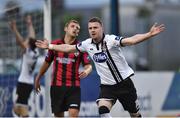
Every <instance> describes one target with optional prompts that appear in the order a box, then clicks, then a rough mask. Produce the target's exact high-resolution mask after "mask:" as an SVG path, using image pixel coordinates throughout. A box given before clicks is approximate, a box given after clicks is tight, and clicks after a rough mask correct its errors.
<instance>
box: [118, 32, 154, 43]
mask: <svg viewBox="0 0 180 118" xmlns="http://www.w3.org/2000/svg"><path fill="white" fill-rule="evenodd" d="M151 37H152V35H151V33H150V32H148V33H144V34H136V35H134V36H132V37H129V38H125V39H122V42H121V43H122V44H123V45H125V46H126V45H135V44H138V43H140V42H143V41H145V40H147V39H149V38H151Z"/></svg>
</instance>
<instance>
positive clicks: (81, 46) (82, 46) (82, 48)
mask: <svg viewBox="0 0 180 118" xmlns="http://www.w3.org/2000/svg"><path fill="white" fill-rule="evenodd" d="M76 49H77V50H78V51H80V52H85V51H86V46H85V42H84V41H82V42H79V43H78V44H76Z"/></svg>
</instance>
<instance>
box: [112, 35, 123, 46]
mask: <svg viewBox="0 0 180 118" xmlns="http://www.w3.org/2000/svg"><path fill="white" fill-rule="evenodd" d="M123 38H124V37H122V36H116V35H111V40H112V41H113V46H115V47H123V45H122V43H121V41H122V39H123Z"/></svg>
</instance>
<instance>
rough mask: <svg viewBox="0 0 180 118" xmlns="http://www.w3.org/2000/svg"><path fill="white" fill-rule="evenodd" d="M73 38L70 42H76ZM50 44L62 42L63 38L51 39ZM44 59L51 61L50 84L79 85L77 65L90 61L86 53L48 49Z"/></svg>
mask: <svg viewBox="0 0 180 118" xmlns="http://www.w3.org/2000/svg"><path fill="white" fill-rule="evenodd" d="M77 43H78V41H77V40H75V41H74V42H73V43H72V44H77ZM52 44H64V40H60V39H57V40H53V41H52ZM45 61H46V62H48V63H51V62H52V61H53V73H52V80H51V86H80V78H79V66H80V64H81V63H82V65H83V66H84V65H86V64H89V63H90V60H89V58H88V54H87V53H81V52H75V53H63V52H57V51H52V50H48V53H47V55H46V58H45Z"/></svg>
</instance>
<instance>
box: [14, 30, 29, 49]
mask: <svg viewBox="0 0 180 118" xmlns="http://www.w3.org/2000/svg"><path fill="white" fill-rule="evenodd" d="M13 31H14V33H15V36H16V41H17V43H18V44H19V45H20V46H21V47H22V48H26V45H25V44H24V39H23V37H22V36H21V34H20V33H19V32H18V30H17V29H15V30H13Z"/></svg>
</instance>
